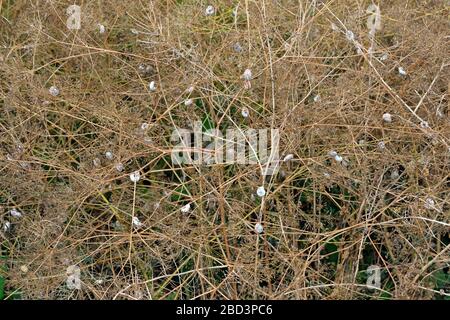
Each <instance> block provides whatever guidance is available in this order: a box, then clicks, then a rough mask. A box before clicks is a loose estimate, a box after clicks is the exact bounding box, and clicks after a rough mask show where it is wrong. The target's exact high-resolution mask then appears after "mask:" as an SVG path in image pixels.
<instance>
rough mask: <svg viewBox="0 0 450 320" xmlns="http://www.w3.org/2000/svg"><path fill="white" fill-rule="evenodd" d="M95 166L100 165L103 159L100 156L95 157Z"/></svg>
mask: <svg viewBox="0 0 450 320" xmlns="http://www.w3.org/2000/svg"><path fill="white" fill-rule="evenodd" d="M92 162H93V163H94V167H100V164H101V161H100V159H99V158H95V159H94V160H93V161H92Z"/></svg>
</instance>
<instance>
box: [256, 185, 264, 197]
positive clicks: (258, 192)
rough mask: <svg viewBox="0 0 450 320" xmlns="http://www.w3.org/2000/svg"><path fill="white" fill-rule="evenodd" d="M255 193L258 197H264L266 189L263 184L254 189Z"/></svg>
mask: <svg viewBox="0 0 450 320" xmlns="http://www.w3.org/2000/svg"><path fill="white" fill-rule="evenodd" d="M256 194H257V195H258V197H260V198H262V197H264V196H265V195H266V189H264V186H261V187H258V189H257V190H256Z"/></svg>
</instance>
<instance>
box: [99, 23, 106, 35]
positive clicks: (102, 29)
mask: <svg viewBox="0 0 450 320" xmlns="http://www.w3.org/2000/svg"><path fill="white" fill-rule="evenodd" d="M105 31H106V28H105V26H104V25H102V24H100V23H99V24H98V32H100V34H103V33H105Z"/></svg>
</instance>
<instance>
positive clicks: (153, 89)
mask: <svg viewBox="0 0 450 320" xmlns="http://www.w3.org/2000/svg"><path fill="white" fill-rule="evenodd" d="M148 88H149V89H150V91H156V82H155V81H150V83H149V84H148Z"/></svg>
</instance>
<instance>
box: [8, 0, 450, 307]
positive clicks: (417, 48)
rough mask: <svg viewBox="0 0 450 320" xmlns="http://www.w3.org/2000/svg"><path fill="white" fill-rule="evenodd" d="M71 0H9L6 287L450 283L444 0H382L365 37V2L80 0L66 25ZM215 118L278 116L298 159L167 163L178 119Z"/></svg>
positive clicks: (102, 290)
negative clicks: (271, 168) (371, 275)
mask: <svg viewBox="0 0 450 320" xmlns="http://www.w3.org/2000/svg"><path fill="white" fill-rule="evenodd" d="M69 2H70V1H42V0H41V1H27V0H15V1H14V0H0V8H1V18H0V108H1V109H0V111H1V113H0V133H1V135H0V147H1V148H0V175H1V179H0V205H1V208H0V222H1V225H2V226H4V224H5V223H6V222H7V221H8V222H10V223H11V227H10V228H9V230H7V231H6V232H5V231H4V230H3V228H2V231H1V233H0V244H1V254H0V256H3V260H0V261H3V264H4V266H3V271H0V272H2V273H0V279H2V278H3V280H4V281H5V284H4V288H3V289H2V288H1V286H0V291H2V290H4V292H5V297H6V298H13V297H16V298H18V297H21V298H25V299H112V298H115V299H141V298H144V299H231V298H234V299H251V298H259V299H385V298H392V299H401V298H408V299H432V298H434V299H443V298H447V299H448V297H449V294H450V291H449V290H450V275H449V266H450V262H449V257H450V250H449V249H450V239H449V226H450V225H449V223H450V214H449V212H450V193H449V187H450V180H449V172H450V170H449V168H450V161H449V160H450V148H449V144H450V140H449V133H450V122H449V114H448V113H449V103H448V101H449V78H448V73H449V55H448V53H449V35H448V30H449V29H448V23H449V22H448V21H449V20H448V18H449V11H448V9H449V7H448V5H447V6H446V5H445V4H444V3H443V2H444V1H432V0H427V1H412V0H390V1H382V2H380V8H381V14H382V29H381V30H378V31H377V32H376V34H375V37H374V39H373V43H371V42H372V41H371V40H370V38H369V33H368V29H367V26H366V21H367V17H368V15H367V13H366V8H367V7H368V6H369V4H370V3H371V2H370V1H362V0H348V1H338V0H334V1H333V0H329V1H303V0H302V1H287V0H286V1H270V0H263V1H255V0H240V1H237V0H236V1H230V0H226V1H215V0H211V1H210V2H209V3H207V2H206V1H203V0H186V1H183V0H178V1H175V0H162V1H122V0H109V1H77V2H78V4H80V5H81V8H82V22H81V29H80V30H68V29H67V28H66V20H67V16H66V8H67V6H68V5H69V4H73V2H70V3H69ZM208 4H212V5H214V6H215V8H216V10H217V12H216V14H215V15H214V16H205V14H204V11H205V8H206V6H207V5H208ZM237 4H239V6H238V11H237V16H236V18H234V17H233V8H235V7H236V6H237ZM98 23H101V24H103V25H104V26H105V28H106V32H105V33H104V34H100V33H99V29H98V26H97V24H98ZM332 23H334V24H335V25H336V26H337V28H338V29H339V30H338V31H333V30H332V28H331V24H332ZM347 30H352V31H353V33H354V35H355V37H356V41H357V42H358V43H360V44H361V48H362V53H361V52H359V53H358V52H357V50H356V48H355V43H353V42H352V41H349V40H347V38H346V35H345V32H346V31H347ZM236 43H239V44H240V46H241V49H242V50H241V52H237V51H236V50H235V49H234V47H235V44H236ZM371 44H372V45H373V50H369V47H370V46H371ZM384 54H388V56H387V59H384V58H386V56H384ZM399 67H403V68H404V70H405V71H406V72H407V74H406V75H400V74H399V72H398V68H399ZM246 68H250V69H251V70H252V72H253V77H254V79H253V80H252V81H251V88H250V89H246V88H244V82H243V80H242V78H241V75H242V74H243V72H244V70H245V69H246ZM152 80H154V81H156V83H157V90H156V91H154V92H150V91H149V90H148V83H149V81H152ZM52 85H55V86H57V87H58V88H59V89H60V94H59V95H58V96H56V97H55V96H51V95H50V94H49V87H50V86H52ZM190 86H194V88H195V89H194V91H193V93H192V97H193V98H194V100H195V103H194V104H193V105H191V106H185V105H184V100H185V99H186V97H187V94H186V92H185V91H186V89H187V88H189V87H190ZM318 96H320V99H316V100H317V101H315V100H314V97H318ZM243 107H247V108H248V109H249V110H250V116H249V117H248V118H247V119H244V118H242V116H241V112H240V110H241V108H243ZM386 112H387V113H390V114H391V115H392V122H391V123H386V122H384V121H383V119H382V115H383V114H384V113H386ZM205 117H208V118H209V119H210V120H211V122H212V123H213V124H214V126H216V127H219V128H220V129H222V130H224V129H225V128H233V127H239V128H246V127H252V128H279V129H280V132H281V145H280V153H281V154H282V155H286V154H290V153H292V154H294V159H293V160H291V161H290V162H288V163H283V164H282V167H281V169H282V170H281V171H280V173H279V174H278V175H277V176H273V177H272V178H271V179H266V180H265V181H264V179H263V177H262V176H261V174H260V170H259V166H258V165H247V166H244V165H223V164H216V165H210V166H199V165H196V166H182V167H174V166H173V165H172V164H171V162H170V152H171V149H172V144H171V142H170V135H171V133H172V130H173V128H174V127H175V126H178V127H181V128H189V127H190V126H192V124H193V123H194V122H195V121H197V120H202V119H203V120H204V119H205ZM423 121H426V122H427V123H428V125H429V127H426V126H425V123H424V122H423ZM143 122H147V123H149V128H148V129H147V130H141V129H140V126H141V124H142V123H143ZM380 142H384V149H383V148H380V146H379V143H380ZM331 150H336V151H337V152H338V153H339V154H340V155H342V156H343V158H344V161H343V162H342V163H337V162H336V161H334V160H333V159H332V158H330V156H329V155H328V154H329V152H330V151H331ZM106 151H111V152H113V156H114V158H113V160H109V159H107V158H106V157H105V152H106ZM94 162H95V164H94ZM118 163H122V164H123V165H124V171H122V172H118V171H117V170H116V168H115V166H116V165H117V164H118ZM135 170H140V171H141V174H142V177H141V180H140V181H139V182H138V183H137V184H136V188H135V187H134V185H133V183H132V182H131V181H130V179H129V173H130V172H133V171H135ZM263 183H264V184H265V187H266V190H267V195H266V197H265V198H264V200H263V201H261V200H260V199H259V198H258V197H255V191H256V189H257V187H258V186H260V185H261V184H263ZM430 199H432V200H433V201H434V207H433V206H431V207H430ZM187 203H191V204H192V210H191V211H190V212H188V213H182V212H180V208H181V207H182V206H183V205H185V204H187ZM12 209H16V210H18V211H19V212H21V213H22V217H19V218H18V217H13V216H11V213H10V210H12ZM260 214H261V216H260V218H261V219H262V224H263V226H264V233H263V234H261V235H258V234H256V233H255V231H254V225H255V223H256V222H257V220H258V219H259V215H260ZM133 215H134V216H137V217H138V218H139V219H140V221H141V222H142V223H143V226H142V227H141V228H132V227H131V218H132V216H133ZM70 265H77V266H79V267H80V269H81V281H82V288H81V290H71V289H68V288H67V286H66V278H67V275H66V269H67V267H68V266H70ZM370 265H378V266H380V267H381V268H382V272H381V288H380V289H377V290H370V289H368V288H367V287H366V279H367V273H366V269H367V268H368V266H370ZM0 283H1V281H0Z"/></svg>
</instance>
